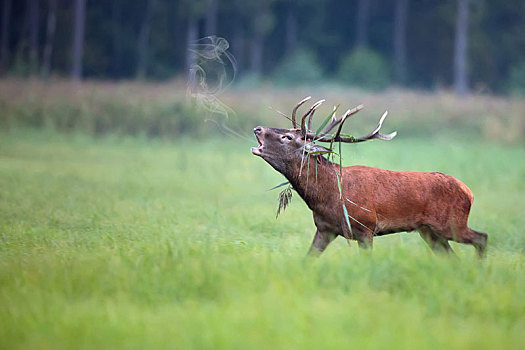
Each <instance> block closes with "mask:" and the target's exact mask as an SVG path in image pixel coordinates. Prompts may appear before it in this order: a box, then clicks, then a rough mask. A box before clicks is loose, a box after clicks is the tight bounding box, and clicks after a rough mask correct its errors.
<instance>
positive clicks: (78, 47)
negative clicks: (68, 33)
mask: <svg viewBox="0 0 525 350" xmlns="http://www.w3.org/2000/svg"><path fill="white" fill-rule="evenodd" d="M74 11H75V13H74V21H73V47H72V52H71V53H72V55H71V56H72V65H71V80H72V81H74V82H78V81H80V80H81V79H82V68H83V67H82V56H83V54H84V28H85V22H86V0H75V8H74Z"/></svg>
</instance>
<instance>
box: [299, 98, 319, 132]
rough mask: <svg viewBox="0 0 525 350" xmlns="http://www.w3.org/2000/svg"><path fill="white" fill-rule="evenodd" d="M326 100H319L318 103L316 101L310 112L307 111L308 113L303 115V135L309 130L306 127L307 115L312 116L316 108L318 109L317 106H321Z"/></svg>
mask: <svg viewBox="0 0 525 350" xmlns="http://www.w3.org/2000/svg"><path fill="white" fill-rule="evenodd" d="M324 101H325V100H324V99H322V100H319V101H317V102H316V103H314V104H313V105H312V107H310V109H309V110H308V112H306V113H305V114H304V115H303V118H302V119H301V133H302V134H303V136H304V135H306V132H307V131H308V130H307V129H306V117H308V116H310V117H312V116H313V114H314V113H315V110H316V109H317V108H319V106H320V105H322V104H323V102H324Z"/></svg>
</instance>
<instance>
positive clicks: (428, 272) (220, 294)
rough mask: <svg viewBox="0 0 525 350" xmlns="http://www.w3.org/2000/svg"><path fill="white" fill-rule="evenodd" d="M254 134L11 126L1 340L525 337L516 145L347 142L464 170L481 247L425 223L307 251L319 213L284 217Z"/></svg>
mask: <svg viewBox="0 0 525 350" xmlns="http://www.w3.org/2000/svg"><path fill="white" fill-rule="evenodd" d="M248 147H249V145H248V144H245V143H243V142H234V141H231V140H224V139H222V140H221V139H211V140H206V141H194V140H189V139H185V140H180V139H178V140H177V141H176V142H157V141H154V142H151V141H144V140H143V139H137V138H118V137H110V138H97V139H93V138H90V137H86V136H85V135H82V134H76V135H69V136H64V135H63V134H53V133H46V132H42V131H38V132H20V131H19V132H15V131H12V132H10V133H7V132H5V131H2V132H1V133H0V158H1V159H2V161H1V162H0V305H1V306H2V312H0V348H2V349H42V348H52V349H88V348H101V349H108V348H111V349H119V348H125V349H134V348H137V349H139V348H140V349H173V348H180V349H192V348H198V349H245V348H250V349H268V348H271V349H283V348H297V349H319V348H338V349H343V348H363V349H365V348H366V349H368V348H388V349H411V348H417V349H428V348H442V349H465V348H479V349H496V348H504V349H519V348H521V347H522V345H523V329H524V328H525V320H524V318H523V310H524V309H525V255H524V254H525V237H524V236H523V234H522V233H523V227H524V225H525V217H524V216H523V209H522V206H520V205H516V204H517V203H521V202H522V199H523V194H524V191H525V187H524V183H523V174H524V172H525V168H524V167H525V164H524V163H523V162H517V161H516V159H523V158H524V157H525V154H524V150H523V148H522V147H499V146H497V145H493V144H486V143H483V142H470V141H462V140H461V139H446V140H442V141H429V140H428V139H425V140H412V141H407V140H406V139H402V138H400V139H396V141H395V142H394V141H393V142H391V143H388V144H386V143H384V142H373V143H367V144H365V145H344V146H343V147H345V149H344V150H343V154H344V155H345V156H346V157H345V162H347V163H346V164H349V163H359V164H369V165H374V166H381V167H385V168H391V169H412V170H436V171H443V172H447V173H450V174H453V175H455V176H457V177H459V178H460V179H461V180H463V181H464V182H465V183H467V184H468V185H469V186H470V187H471V188H472V190H473V192H474V193H475V196H476V202H475V204H474V207H473V208H472V214H471V219H470V223H469V224H470V225H471V226H472V227H473V228H476V229H479V230H483V231H486V232H488V233H489V235H490V237H489V251H488V257H487V260H486V261H484V262H482V263H480V262H479V261H478V260H477V258H476V257H475V254H474V250H473V249H472V247H466V246H462V245H453V247H454V249H455V250H456V252H457V253H458V255H459V258H458V259H447V258H445V257H439V256H434V255H433V254H432V253H431V252H430V250H429V249H428V248H427V247H426V245H425V243H424V242H423V241H422V239H421V238H420V237H419V236H418V235H417V234H416V233H407V234H396V235H390V236H385V237H378V238H376V239H375V242H374V244H375V246H374V250H373V251H372V252H371V254H363V253H360V252H359V251H358V248H357V244H354V243H352V244H351V246H350V248H349V247H348V246H347V244H346V242H345V240H343V239H341V238H339V239H336V240H335V242H334V243H332V245H331V246H329V248H328V249H327V251H326V252H325V253H324V254H323V255H322V256H321V257H320V258H319V259H318V260H315V261H305V260H304V254H305V252H306V250H307V249H308V245H309V244H310V242H311V238H312V236H313V234H314V230H315V229H314V225H313V222H312V218H311V213H310V211H309V210H308V208H307V207H306V205H304V203H302V201H300V200H298V201H296V202H295V203H294V205H293V206H290V207H289V208H288V210H287V211H286V212H285V213H283V215H282V217H281V218H280V219H279V220H275V218H274V215H275V194H276V193H275V192H273V191H267V189H268V188H270V187H271V186H272V185H274V184H276V183H279V182H280V178H281V176H280V175H279V174H277V173H276V172H275V171H273V169H271V168H270V167H269V166H268V165H267V164H266V163H265V162H263V161H262V160H261V159H259V158H256V157H253V156H252V155H250V154H249V152H248ZM466 159H468V160H469V161H466ZM502 193H504V194H505V195H504V196H502ZM348 209H349V210H350V207H349V208H348Z"/></svg>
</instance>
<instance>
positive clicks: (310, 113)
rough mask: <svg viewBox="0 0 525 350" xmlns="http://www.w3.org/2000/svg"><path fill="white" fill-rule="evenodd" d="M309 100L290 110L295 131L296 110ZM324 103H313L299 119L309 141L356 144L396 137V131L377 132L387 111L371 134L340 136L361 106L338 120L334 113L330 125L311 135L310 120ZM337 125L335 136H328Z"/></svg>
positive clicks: (305, 99)
mask: <svg viewBox="0 0 525 350" xmlns="http://www.w3.org/2000/svg"><path fill="white" fill-rule="evenodd" d="M310 98H311V96H308V97H306V98H304V99H302V100H301V101H299V103H298V104H297V105H296V106H295V107H294V109H293V110H292V125H293V127H294V128H295V129H297V122H296V113H297V109H298V108H299V107H301V106H302V105H303V104H305V103H306V101H308V100H309V99H310ZM324 101H325V100H324V99H323V100H319V101H317V102H316V103H314V104H313V105H312V107H310V109H309V110H308V111H307V112H306V113H305V114H304V115H303V117H302V119H301V134H302V135H303V136H306V137H307V138H309V139H311V140H314V141H321V142H345V143H356V142H363V141H368V140H373V139H380V140H386V141H390V140H392V139H393V138H394V137H396V135H397V132H396V131H394V132H392V133H390V134H386V135H384V134H381V133H380V132H379V130H380V129H381V126H382V125H383V121H384V120H385V118H386V117H387V115H388V111H385V113H383V115H382V116H381V119H379V123H377V126H376V127H375V129H374V130H373V131H372V132H370V133H369V134H368V135H365V136H361V137H359V138H355V137H353V136H350V137H345V136H341V130H342V129H343V124H344V123H345V121H346V120H347V119H348V117H350V116H351V115H353V114H356V113H357V112H359V111H360V110H361V109H363V105H359V106H356V107H354V108H352V109H349V110H347V111H346V112H345V113H344V114H343V116H342V117H341V118H339V119H337V118H335V113H334V116H333V117H332V120H331V121H330V124H328V126H326V128H325V129H324V130H323V131H321V132H320V133H319V134H318V135H317V136H316V135H314V134H313V133H311V132H309V129H310V128H311V126H312V119H313V116H314V113H315V111H316V109H317V108H319V106H320V105H321V104H322V103H323V102H324ZM306 118H308V126H307V125H306ZM337 125H339V127H338V128H337V131H336V132H335V134H334V135H333V136H331V135H329V133H330V131H332V129H333V128H335V127H336V126H337Z"/></svg>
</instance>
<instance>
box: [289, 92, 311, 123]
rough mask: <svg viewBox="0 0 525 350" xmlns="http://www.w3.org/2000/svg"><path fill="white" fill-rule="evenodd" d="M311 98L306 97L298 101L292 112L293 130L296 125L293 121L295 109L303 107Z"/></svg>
mask: <svg viewBox="0 0 525 350" xmlns="http://www.w3.org/2000/svg"><path fill="white" fill-rule="evenodd" d="M311 98H312V96H308V97H305V98H303V99H302V100H301V101H299V103H298V104H297V105H296V106H295V107H294V109H293V110H292V126H293V128H294V129H297V123H296V121H295V114H296V113H297V109H298V108H299V107H301V106H302V105H304V104H305V103H306V101H308V100H309V99H311Z"/></svg>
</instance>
